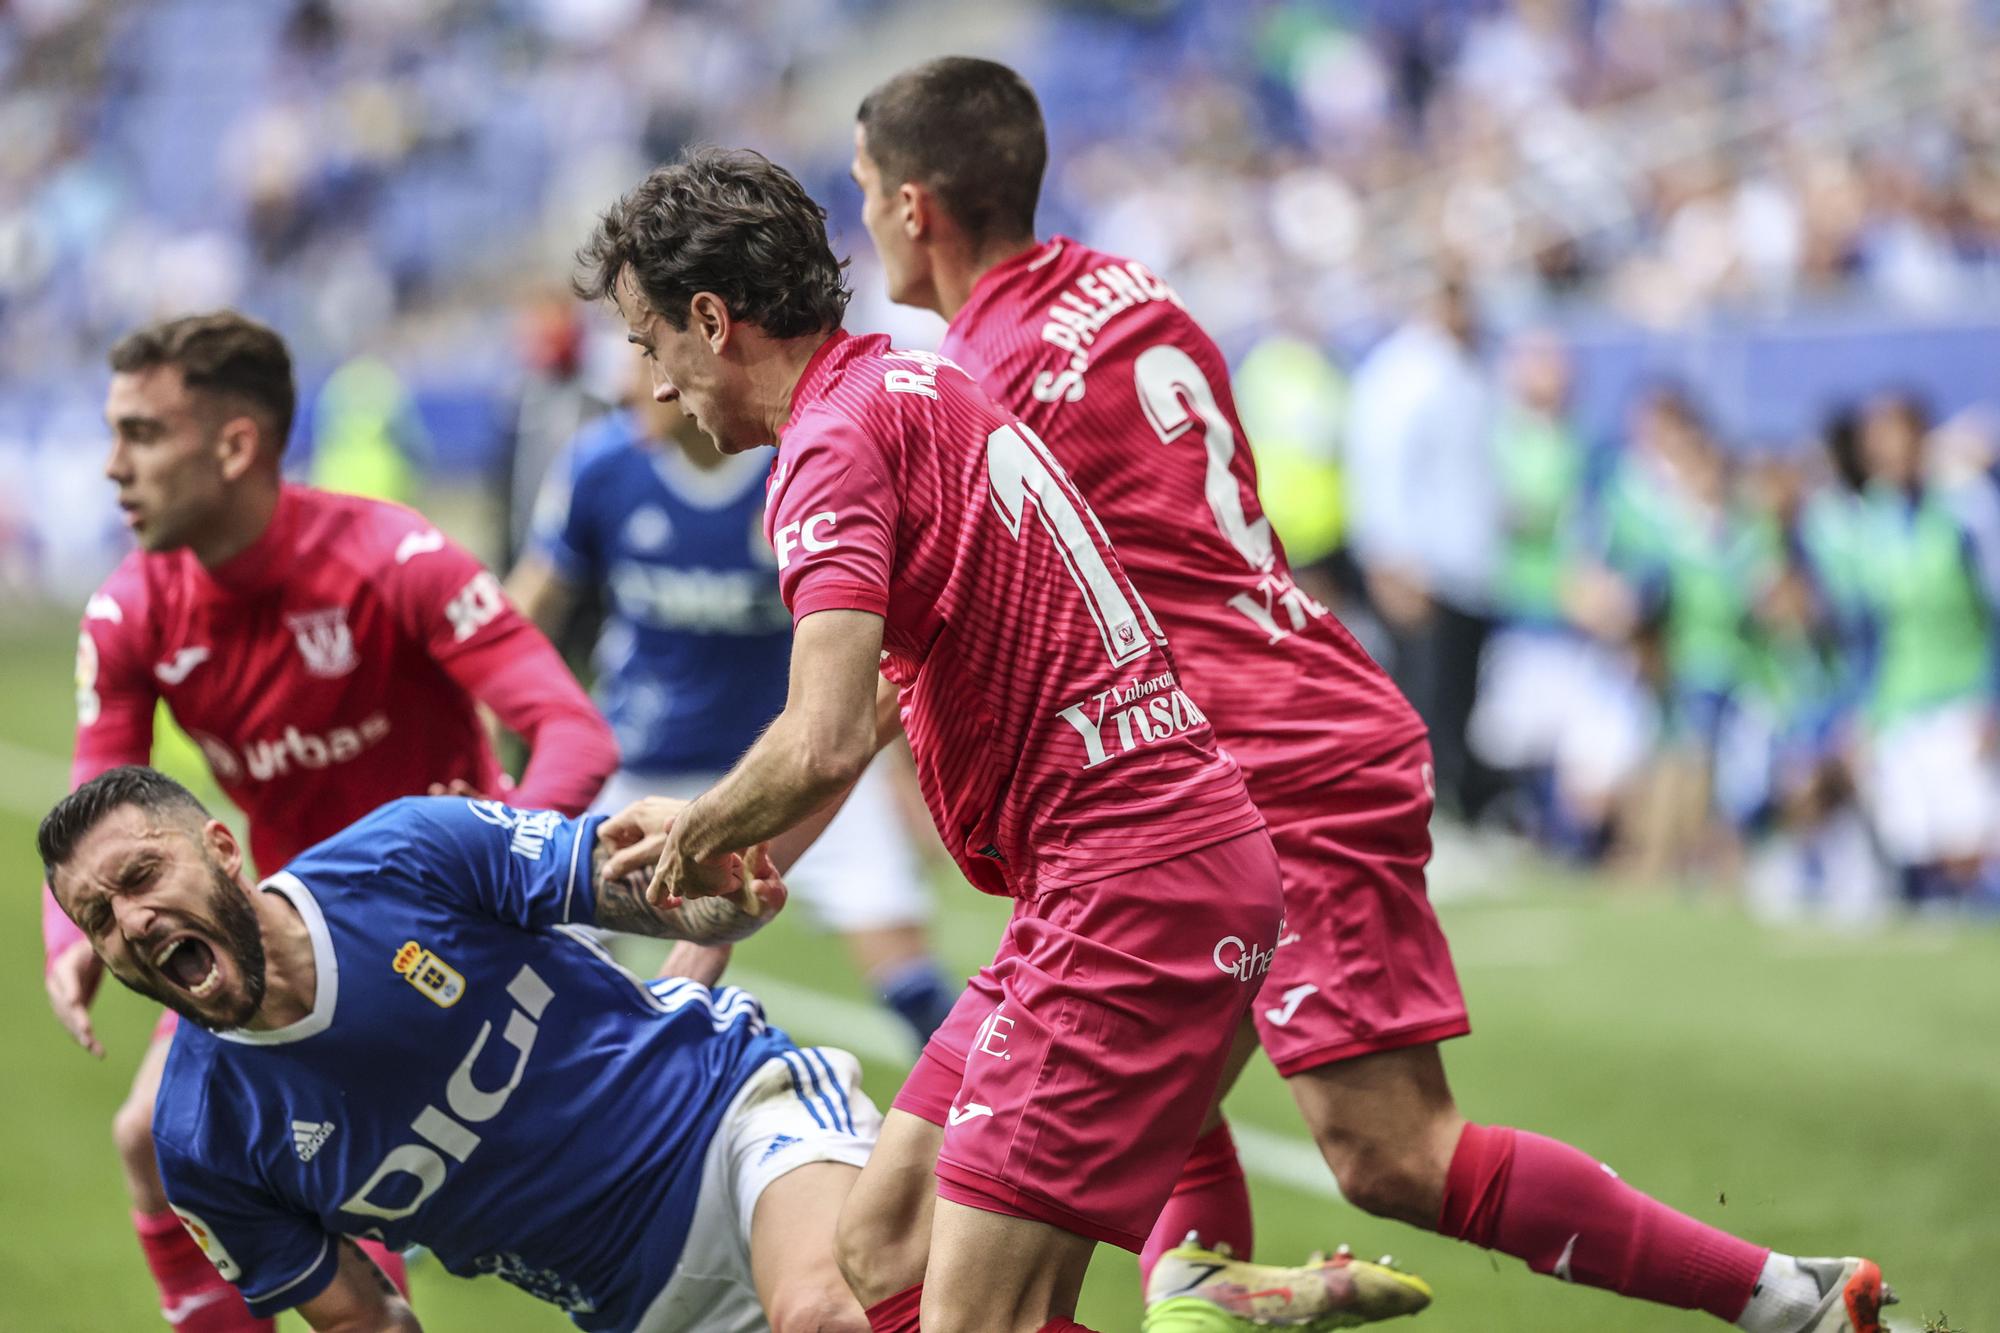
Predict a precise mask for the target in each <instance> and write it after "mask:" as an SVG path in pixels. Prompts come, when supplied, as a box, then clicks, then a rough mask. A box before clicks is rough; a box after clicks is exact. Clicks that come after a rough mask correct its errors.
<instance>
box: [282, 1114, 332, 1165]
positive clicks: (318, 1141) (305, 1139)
mask: <svg viewBox="0 0 2000 1333" xmlns="http://www.w3.org/2000/svg"><path fill="white" fill-rule="evenodd" d="M332 1137H333V1122H332V1121H331V1120H294V1121H293V1122H292V1148H293V1150H294V1151H296V1152H297V1153H298V1155H299V1160H300V1161H301V1162H310V1161H311V1160H312V1159H313V1154H314V1153H316V1152H318V1151H319V1150H320V1148H321V1147H322V1146H324V1145H325V1143H326V1141H327V1140H328V1139H330V1138H332Z"/></svg>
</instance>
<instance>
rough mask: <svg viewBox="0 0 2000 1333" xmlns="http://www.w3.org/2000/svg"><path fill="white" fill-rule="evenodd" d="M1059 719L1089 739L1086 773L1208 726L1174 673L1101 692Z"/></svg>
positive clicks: (1085, 745) (1085, 749)
mask: <svg viewBox="0 0 2000 1333" xmlns="http://www.w3.org/2000/svg"><path fill="white" fill-rule="evenodd" d="M1056 716H1058V717H1060V718H1061V719H1062V720H1063V721H1065V722H1067V723H1069V724H1070V725H1071V726H1072V727H1075V728H1076V734H1077V735H1079V736H1081V737H1083V750H1084V761H1083V766H1084V767H1085V768H1086V769H1090V768H1096V767H1097V766H1098V765H1099V764H1101V763H1104V762H1105V761H1106V760H1108V759H1111V758H1112V757H1113V756H1115V755H1121V754H1128V753H1130V752H1131V751H1133V750H1136V749H1138V748H1139V747H1140V746H1142V745H1152V744H1154V743H1156V742H1158V741H1163V740H1166V739H1167V738H1168V737H1170V736H1178V735H1180V734H1181V733H1182V732H1185V731H1188V730H1191V729H1192V728H1194V727H1198V726H1203V725H1205V724H1206V723H1207V722H1208V718H1207V717H1206V716H1204V715H1203V714H1202V711H1201V710H1200V709H1199V708H1196V707H1195V706H1194V700H1192V699H1190V698H1188V697H1187V693H1186V691H1184V690H1182V689H1181V687H1180V684H1179V682H1177V681H1176V680H1175V679H1174V673H1173V672H1171V671H1162V672H1161V673H1160V674H1159V675H1157V676H1151V677H1148V678H1147V679H1145V680H1135V681H1132V682H1131V683H1129V684H1126V685H1114V686H1112V687H1111V688H1110V689H1108V690H1099V691H1098V692H1097V693H1096V694H1095V695H1092V696H1091V697H1090V698H1089V699H1087V700H1085V701H1084V702H1082V703H1077V704H1071V705H1070V706H1069V707H1067V708H1065V709H1063V710H1061V711H1060V712H1059V713H1057V715H1056Z"/></svg>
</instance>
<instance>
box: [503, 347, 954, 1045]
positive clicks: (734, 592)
mask: <svg viewBox="0 0 2000 1333" xmlns="http://www.w3.org/2000/svg"><path fill="white" fill-rule="evenodd" d="M635 368H636V373H635V390H634V392H633V394H632V401H631V405H630V406H628V407H625V408H623V409H621V410H619V411H616V412H612V413H610V414H609V415H607V416H605V417H602V418H600V419H599V420H598V421H595V422H593V423H591V425H589V426H587V427H586V428H585V429H584V430H583V431H582V433H581V434H579V435H578V436H577V438H576V439H575V440H574V441H572V442H571V443H570V445H569V446H568V447H567V448H566V449H564V451H563V452H562V454H561V455H560V456H559V457H558V458H557V459H556V461H555V463H554V465H553V466H552V467H551V469H550V471H549V475H548V478H547V480H546V482H545V483H544V485H543V488H542V494H541V498H540V500H539V501H538V502H537V504H536V506H535V517H534V522H533V525H532V527H531V531H530V536H529V539H528V544H527V549H526V551H525V552H524V553H523V554H522V556H521V559H520V561H519V562H518V563H517V564H516V565H515V567H514V570H513V572H512V573H511V574H509V575H508V577H507V592H508V594H509V596H510V597H511V598H512V599H513V601H514V604H515V605H516V606H518V607H520V608H521V610H522V611H523V613H525V614H526V615H527V616H528V617H529V618H530V619H532V620H534V621H535V622H536V623H537V624H539V625H540V626H541V627H542V629H543V630H544V631H546V632H548V633H550V634H555V633H558V632H559V630H560V628H561V627H562V625H563V624H564V623H565V621H566V620H567V619H568V617H569V614H570V609H571V608H572V607H573V606H575V605H576V604H577V603H578V601H579V600H580V599H581V598H582V597H584V596H585V595H587V594H589V593H591V592H596V593H598V594H599V595H600V600H601V603H602V606H603V609H604V626H603V631H602V634H601V635H600V637H599V639H598V643H597V648H596V652H595V659H596V661H595V665H596V677H597V684H596V695H597V700H598V705H599V707H601V708H602V709H603V711H604V715H605V717H606V719H607V720H609V721H610V723H611V726H612V729H613V730H614V731H615V732H616V733H617V735H618V746H619V750H620V752H621V754H622V760H621V764H620V768H619V771H618V773H617V774H616V775H615V776H614V777H613V778H612V779H611V781H610V782H608V783H607V784H606V785H605V788H604V791H603V792H602V793H601V794H600V796H599V797H598V808H600V809H605V810H617V809H621V808H623V807H624V806H625V805H626V804H627V803H628V802H630V801H632V800H634V799H636V798H637V797H639V796H643V795H665V796H675V797H684V798H691V797H694V796H698V795H700V794H701V793H702V792H704V791H706V790H708V788H710V787H712V786H714V785H715V781H716V779H717V778H719V777H721V776H722V774H723V773H725V772H727V771H728V770H729V769H730V768H731V767H732V766H733V765H734V764H735V763H736V761H737V760H738V759H739V758H741V757H742V754H743V752H744V751H745V750H747V749H749V748H750V743H751V742H752V741H754V740H756V739H757V736H758V735H759V734H760V733H761V732H762V731H763V730H764V728H765V727H766V726H768V725H770V722H771V719H773V718H775V717H776V716H777V715H778V713H779V712H780V711H781V710H782V709H783V708H784V706H785V695H786V689H787V685H788V682H789V671H790V661H791V648H792V618H791V614H790V613H789V612H787V611H786V610H785V604H784V602H783V601H782V600H781V599H780V598H779V596H778V565H777V560H776V559H775V558H774V557H773V556H772V554H771V548H770V546H769V544H768V543H767V542H766V541H765V540H764V524H763V513H764V479H765V474H766V473H768V472H769V471H770V463H771V460H770V456H769V455H768V454H766V453H764V452H762V451H761V450H760V451H756V452H753V453H750V454H740V455H737V456H735V457H725V456H724V455H722V454H720V453H718V452H717V451H716V448H715V445H714V443H713V442H712V441H710V440H709V438H708V437H707V436H706V435H704V434H702V432H701V431H700V430H698V429H696V428H695V427H693V426H692V425H691V424H690V423H689V422H688V420H687V418H686V416H685V415H684V414H683V413H682V412H681V410H680V407H679V406H678V405H677V404H674V403H659V402H655V401H653V397H652V393H651V390H650V386H647V385H644V384H641V383H639V382H638V380H639V376H640V375H643V369H644V368H643V363H635ZM899 762H906V761H902V760H901V756H900V755H899V754H895V753H891V754H887V755H884V756H881V757H880V758H878V759H877V760H876V762H875V763H874V764H873V765H872V766H871V767H870V768H869V769H868V771H867V772H866V773H864V774H863V775H862V778H861V781H860V782H858V783H856V784H855V786H854V789H853V791H852V792H851V793H850V794H849V796H848V798H847V803H846V805H845V806H843V807H842V808H841V811H840V813H839V815H838V816H836V817H835V818H834V820H833V821H832V823H830V824H829V825H828V826H827V828H826V831H825V832H824V833H823V834H822V835H821V836H820V838H819V840H818V841H817V842H816V843H814V844H813V846H812V848H811V850H810V851H808V852H806V853H805V854H804V855H803V856H802V857H801V858H800V860H799V863H798V864H797V865H796V866H795V867H791V868H789V869H788V870H787V872H786V874H787V877H788V879H789V881H790V883H791V886H792V889H793V891H794V892H795V893H796V894H797V896H798V899H799V901H800V902H801V903H803V904H804V905H805V906H806V907H807V908H808V909H809V910H810V911H811V913H812V915H813V916H814V917H815V918H816V919H817V920H818V921H819V922H820V923H821V924H822V925H824V926H825V927H827V928H828V929H830V930H832V931H833V932H835V933H836V934H838V935H839V936H840V937H841V940H842V941H843V942H844V943H845V945H846V946H847V951H848V953H849V955H850V956H851V957H852V958H853V960H854V963H855V966H856V967H857V968H858V969H859V970H860V971H861V973H862V974H863V975H864V976H865V977H867V978H868V980H869V983H870V984H871V985H872V986H873V987H874V989H875V992H876V994H877V995H878V996H879V997H880V998H881V1000H882V1003H883V1004H885V1005H886V1006H888V1007H889V1009H891V1010H892V1011H893V1012H894V1013H895V1014H896V1015H897V1016H898V1017H900V1018H901V1019H902V1020H903V1021H904V1022H905V1023H906V1024H907V1025H908V1026H909V1028H910V1030H911V1032H912V1033H913V1034H914V1035H915V1037H916V1040H917V1042H918V1043H919V1044H921V1043H922V1042H923V1041H925V1040H926V1039H927V1038H928V1037H929V1036H930V1034H931V1032H932V1031H933V1030H934V1029H935V1028H936V1027H937V1025H938V1024H939V1023H941V1022H943V1021H944V1017H945V1015H946V1014H947V1013H949V1012H950V1011H951V1006H952V1002H953V1001H955V1000H956V999H957V998H958V994H959V991H960V990H961V989H962V986H961V985H960V984H956V983H948V982H947V981H946V979H945V977H944V976H943V974H942V973H941V972H940V970H939V968H938V965H937V963H936V962H935V961H934V959H933V958H932V955H931V950H930V940H929V932H928V929H927V926H928V920H929V916H930V899H929V896H928V895H927V894H926V893H925V892H924V887H923V883H922V873H921V869H920V866H919V862H918V857H917V854H916V852H915V850H914V848H913V847H912V846H911V842H910V836H909V834H908V832H907V831H906V828H905V823H904V820H903V818H902V817H901V813H900V812H899V811H898V809H897V808H896V803H897V795H898V793H897V792H896V790H895V787H894V773H893V766H894V765H896V764H897V763H899ZM924 823H925V826H926V828H928V824H929V820H928V816H924ZM700 958H701V956H700V955H698V954H695V953H693V952H691V951H677V953H676V954H675V956H674V959H675V961H674V964H673V965H674V966H689V964H690V963H692V964H693V965H692V966H690V967H689V970H690V971H691V972H694V973H696V974H699V975H700V976H702V977H703V979H705V980H713V979H714V977H715V976H716V975H717V974H718V973H719V969H720V967H721V963H722V959H721V958H720V957H719V956H716V955H710V956H709V957H708V958H706V959H705V960H701V961H696V960H698V959H700Z"/></svg>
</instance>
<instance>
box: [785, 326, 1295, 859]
mask: <svg viewBox="0 0 2000 1333" xmlns="http://www.w3.org/2000/svg"><path fill="white" fill-rule="evenodd" d="M792 402H793V407H792V417H791V421H790V424H788V425H787V426H786V428H785V430H784V432H783V434H782V437H781V442H780V446H779V453H778V460H777V464H776V467H775V469H774V471H773V473H772V478H771V491H770V504H769V505H768V507H767V510H766V515H767V517H766V522H767V524H768V525H769V528H770V535H771V547H772V549H773V550H774V551H775V552H776V553H777V556H778V568H779V580H780V587H781V588H782V590H783V593H784V597H785V601H786V604H787V605H788V606H790V607H791V611H792V615H793V617H794V619H795V620H796V619H800V618H803V617H805V616H808V615H810V614H812V613H813V612H815V611H824V610H835V609H848V610H861V611H869V612H873V613H875V614H878V615H881V616H883V617H884V619H885V621H886V625H885V628H884V637H883V659H882V672H883V674H884V675H885V676H887V677H888V678H889V679H890V680H891V681H893V682H895V683H896V684H898V685H901V686H903V687H904V688H903V694H902V710H903V724H904V728H905V730H906V731H907V732H908V734H909V738H910V748H911V750H912V751H913V752H914V753H915V755H916V760H917V771H918V776H919V779H920V781H921V784H922V787H923V791H924V798H925V800H926V801H927V802H928V803H929V805H930V808H931V813H932V815H933V816H934V817H935V819H936V820H937V826H938V831H939V832H940V833H941V834H942V835H943V837H944V841H945V845H946V847H947V848H949V849H950V851H951V853H952V855H953V856H954V857H955V858H956V859H957V860H958V862H959V864H960V866H961V867H963V868H964V870H965V872H966V875H967V877H968V878H970V879H971V880H972V882H973V884H975V885H976V886H978V887H979V888H981V889H983V890H985V891H987V892H989V893H1002V894H1011V895H1013V896H1016V897H1024V898H1025V897H1033V896H1035V895H1036V894H1038V893H1041V892H1043V891H1045V890H1049V889H1054V888H1062V887H1071V886H1074V885H1077V884H1081V883H1085V882H1088V881H1092V880H1100V879H1103V878H1105V877H1107V876H1110V875H1116V874H1119V873H1122V872H1124V871H1128V870H1133V869H1136V868H1139V867H1142V866H1147V865H1152V864H1155V863H1158V862H1160V861H1164V860H1167V859H1168V858H1170V857H1174V856H1179V855H1183V854H1185V853H1188V852H1192V851H1195V850H1197V849H1200V848H1203V847H1206V846H1209V845H1211V844H1213V843H1216V842H1220V841H1222V840H1223V839H1225V838H1229V837H1232V836H1235V835H1237V834H1240V833H1243V832H1245V831H1247V830H1250V829H1254V828H1258V827H1260V826H1261V823H1262V820H1261V818H1260V817H1259V815H1258V814H1257V811H1256V809H1255V808H1254V807H1253V806H1252V805H1251V804H1250V802H1249V799H1248V797H1247V796H1246V794H1245V792H1244V788H1243V785H1242V781H1241V779H1240V777H1239V776H1238V774H1237V770H1236V765H1235V763H1234V761H1232V760H1230V759H1229V758H1228V757H1227V756H1225V755H1221V754H1219V753H1218V752H1217V751H1216V749H1215V742H1214V739H1213V737H1212V735H1211V734H1210V732H1209V728H1208V723H1207V721H1206V720H1205V718H1204V716H1203V714H1202V711H1201V709H1200V708H1198V707H1197V706H1196V704H1195V702H1194V701H1193V700H1191V699H1190V698H1189V697H1188V693H1187V692H1185V691H1184V690H1183V689H1182V687H1181V682H1180V680H1179V679H1178V677H1177V676H1176V675H1175V670H1174V662H1173V659H1172V658H1171V657H1170V656H1169V653H1168V650H1167V645H1166V640H1165V637H1164V636H1163V635H1162V634H1161V633H1160V630H1159V626H1158V625H1157V623H1155V621H1154V619H1153V616H1152V614H1151V613H1150V612H1149V611H1148V610H1147V609H1146V605H1145V602H1144V601H1143V600H1142V599H1141V598H1140V597H1139V594H1138V593H1137V592H1136V591H1134V590H1133V587H1132V584H1131V581H1130V580H1129V579H1128V578H1127V577H1126V575H1125V572H1124V571H1123V569H1121V568H1120V567H1119V564H1118V560H1117V557H1116V556H1115V555H1114V554H1113V553H1112V548H1111V543H1110V542H1109V541H1108V540H1107V539H1106V537H1105V535H1104V532H1103V530H1102V528H1101V527H1099V525H1098V523H1097V520H1096V518H1095V517H1093V516H1092V514H1091V513H1090V510H1089V508H1088V506H1086V505H1085V504H1084V503H1083V501H1082V499H1081V498H1080V497H1079V496H1078V494H1077V491H1076V488H1075V487H1074V486H1072V485H1071V484H1070V482H1069V479H1068V478H1067V477H1065V476H1064V475H1063V471H1062V469H1061V468H1060V467H1059V466H1058V465H1057V464H1056V462H1055V459H1054V458H1053V457H1052V456H1051V455H1050V453H1049V451H1048V450H1047V449H1046V448H1045V447H1044V446H1043V445H1042V443H1041V442H1040V441H1039V440H1038V439H1036V438H1035V435H1034V433H1033V432H1032V431H1031V430H1027V429H1024V428H1023V427H1022V426H1021V425H1020V424H1019V423H1018V422H1016V421H1015V420H1014V418H1013V417H1011V416H1010V415H1008V414H1007V413H1005V412H1004V411H1002V410H1001V409H999V408H997V407H995V406H994V405H993V404H992V403H991V402H990V401H989V400H988V399H987V398H986V396H985V395H984V394H982V393H981V392H980V391H979V390H978V388H977V387H976V386H975V385H974V384H973V383H972V381H971V380H970V379H969V378H968V377H967V376H966V374H965V372H963V371H962V370H960V369H959V368H958V367H957V366H956V365H954V364H952V363H951V362H949V361H946V360H942V359H940V358H939V357H936V356H933V355H930V354H927V353H921V352H903V351H896V350H892V349H891V348H890V346H889V343H888V340H887V339H886V338H883V337H880V336H873V337H849V336H847V335H845V334H840V333H837V334H835V335H834V336H833V337H832V338H831V339H830V340H829V341H828V342H827V343H826V345H825V346H824V347H822V348H821V349H820V351H819V352H818V353H817V354H816V355H815V356H814V358H813V360H812V363H811V364H810V365H809V366H808V367H807V369H806V372H805V374H804V376H803V377H802V378H801V379H800V381H799V384H798V387H797V389H796V390H795V391H794V394H793V400H792Z"/></svg>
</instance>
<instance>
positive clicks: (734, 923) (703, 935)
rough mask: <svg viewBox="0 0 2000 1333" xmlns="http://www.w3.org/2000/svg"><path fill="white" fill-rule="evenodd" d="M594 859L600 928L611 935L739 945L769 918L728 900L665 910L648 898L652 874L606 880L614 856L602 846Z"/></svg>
mask: <svg viewBox="0 0 2000 1333" xmlns="http://www.w3.org/2000/svg"><path fill="white" fill-rule="evenodd" d="M591 859H592V861H593V862H594V863H595V864H594V865H593V868H592V873H593V874H594V876H595V877H596V880H597V924H598V925H600V926H602V927H604V928H605V929H606V930H622V931H625V932H626V933H628V934H632V935H651V936H654V937H656V938H658V939H667V940H692V941H694V942H695V943H696V944H734V943H735V942H736V941H737V940H741V939H747V938H749V937H750V936H751V935H754V934H756V933H757V932H758V931H759V930H761V929H763V926H764V918H761V917H755V916H752V915H750V914H749V913H748V912H745V911H744V910H743V909H742V908H740V907H738V906H737V905H736V904H735V903H734V902H732V901H731V900H730V899H727V898H695V899H691V900H689V901H687V902H684V903H682V904H681V905H680V906H679V907H676V908H673V909H671V910H668V911H661V910H660V909H659V908H656V907H654V906H653V904H652V903H651V902H649V901H648V900H647V898H646V885H647V883H648V881H649V880H650V878H651V876H650V874H649V873H647V872H635V873H633V874H630V875H626V876H624V877H622V878H619V879H608V878H606V877H605V874H604V863H605V862H606V861H607V860H609V859H610V853H609V851H608V850H607V849H606V848H605V847H604V846H602V845H599V847H598V848H597V850H596V852H595V853H593V855H592V858H591Z"/></svg>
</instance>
